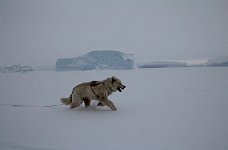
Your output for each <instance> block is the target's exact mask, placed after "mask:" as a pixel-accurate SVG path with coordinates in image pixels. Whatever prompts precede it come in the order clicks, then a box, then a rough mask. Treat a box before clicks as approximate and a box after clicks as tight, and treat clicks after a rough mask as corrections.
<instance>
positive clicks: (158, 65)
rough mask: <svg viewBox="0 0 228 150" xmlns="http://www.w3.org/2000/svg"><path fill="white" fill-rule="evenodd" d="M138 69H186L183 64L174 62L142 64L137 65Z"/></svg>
mask: <svg viewBox="0 0 228 150" xmlns="http://www.w3.org/2000/svg"><path fill="white" fill-rule="evenodd" d="M137 66H138V68H174V67H187V63H185V62H174V61H153V62H149V63H144V64H138V65H137Z"/></svg>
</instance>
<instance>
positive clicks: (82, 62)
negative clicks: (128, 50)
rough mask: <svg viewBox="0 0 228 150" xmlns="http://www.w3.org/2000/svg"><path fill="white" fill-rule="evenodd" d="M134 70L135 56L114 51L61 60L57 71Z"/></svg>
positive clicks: (96, 52)
mask: <svg viewBox="0 0 228 150" xmlns="http://www.w3.org/2000/svg"><path fill="white" fill-rule="evenodd" d="M133 68H134V58H133V54H125V53H122V52H120V51H113V50H96V51H91V52H89V53H88V54H86V55H83V56H79V57H75V58H59V59H57V61H56V70H57V71H67V70H95V69H97V70H111V69H113V70H129V69H133Z"/></svg>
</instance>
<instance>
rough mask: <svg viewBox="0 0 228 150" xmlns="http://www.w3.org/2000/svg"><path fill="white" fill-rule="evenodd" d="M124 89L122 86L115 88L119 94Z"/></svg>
mask: <svg viewBox="0 0 228 150" xmlns="http://www.w3.org/2000/svg"><path fill="white" fill-rule="evenodd" d="M125 87H126V86H123V87H118V88H117V90H118V91H119V92H122V90H124V89H125Z"/></svg>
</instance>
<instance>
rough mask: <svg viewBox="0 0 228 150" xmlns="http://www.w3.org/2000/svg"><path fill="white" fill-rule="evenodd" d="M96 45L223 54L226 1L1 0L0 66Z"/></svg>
mask: <svg viewBox="0 0 228 150" xmlns="http://www.w3.org/2000/svg"><path fill="white" fill-rule="evenodd" d="M98 49H99V50H105V49H108V50H110V49H112V50H121V51H123V52H125V53H133V54H134V56H135V59H136V61H138V62H144V61H145V62H148V61H152V60H175V59H188V58H213V57H220V56H228V1H227V0H0V66H4V65H11V64H15V63H20V64H30V65H45V64H55V61H56V59H57V58H60V57H76V56H79V55H83V54H85V53H87V52H89V51H91V50H98Z"/></svg>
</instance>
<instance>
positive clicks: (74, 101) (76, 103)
mask: <svg viewBox="0 0 228 150" xmlns="http://www.w3.org/2000/svg"><path fill="white" fill-rule="evenodd" d="M82 102H83V101H82V99H81V97H80V96H79V95H78V94H76V93H73V94H72V103H71V104H70V109H73V108H76V107H79V106H80V105H81V104H82Z"/></svg>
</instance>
